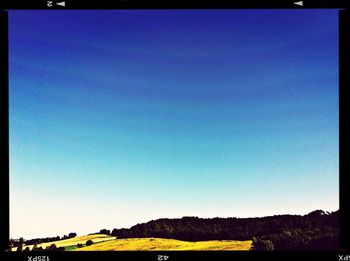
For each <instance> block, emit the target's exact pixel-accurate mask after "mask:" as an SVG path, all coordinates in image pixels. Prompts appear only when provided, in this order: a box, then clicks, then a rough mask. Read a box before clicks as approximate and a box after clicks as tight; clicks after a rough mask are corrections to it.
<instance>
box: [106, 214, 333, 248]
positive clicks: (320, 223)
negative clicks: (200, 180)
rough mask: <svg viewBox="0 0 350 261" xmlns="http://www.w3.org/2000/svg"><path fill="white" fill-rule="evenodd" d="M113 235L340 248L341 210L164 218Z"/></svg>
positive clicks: (263, 246) (275, 246)
mask: <svg viewBox="0 0 350 261" xmlns="http://www.w3.org/2000/svg"><path fill="white" fill-rule="evenodd" d="M101 231H103V230H101ZM108 232H109V231H108ZM111 235H113V236H116V237H117V238H142V237H157V238H171V239H179V240H185V241H203V240H252V239H253V245H254V249H255V250H273V249H275V250H323V249H324V250H336V249H338V248H339V212H338V211H335V212H332V213H328V212H324V211H322V210H316V211H313V212H311V213H309V214H307V215H304V216H301V215H275V216H269V217H262V218H198V217H183V218H179V219H168V218H163V219H158V220H153V221H150V222H147V223H143V224H137V225H135V226H133V227H131V228H129V229H125V228H123V229H113V231H112V233H111Z"/></svg>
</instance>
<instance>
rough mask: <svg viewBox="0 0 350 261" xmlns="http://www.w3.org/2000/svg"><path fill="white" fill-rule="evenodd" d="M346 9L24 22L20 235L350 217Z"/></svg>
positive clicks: (14, 138)
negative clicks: (341, 180) (344, 117)
mask: <svg viewBox="0 0 350 261" xmlns="http://www.w3.org/2000/svg"><path fill="white" fill-rule="evenodd" d="M337 19H338V11H336V10H255V11H253V10H221V11H220V10H217V11H215V10H196V11H195V10H192V11H191V10H187V11H180V10H177V11H176V10H173V11H170V10H162V11H160V10H158V11H151V10H138V11H136V10H133V11H132V10H119V11H117V10H115V11H112V10H104V11H103V10H100V11H10V12H9V40H10V42H9V47H10V50H9V51H10V90H9V91H10V220H11V223H10V231H11V233H10V235H11V237H14V238H16V237H19V236H24V237H27V238H31V237H37V236H56V235H60V236H62V235H63V234H67V233H69V232H73V231H74V232H77V233H78V234H84V233H91V232H95V231H98V230H100V229H102V228H108V229H113V228H115V227H117V228H121V227H129V226H132V225H135V224H136V223H140V222H146V221H149V220H151V219H156V218H164V217H168V218H172V217H182V216H200V217H216V216H219V217H229V216H235V217H248V216H265V215H273V214H284V213H290V214H306V213H308V212H310V211H312V210H315V209H324V210H327V211H333V210H336V209H338V169H339V164H338V48H337V46H338V24H337Z"/></svg>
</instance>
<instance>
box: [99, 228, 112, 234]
mask: <svg viewBox="0 0 350 261" xmlns="http://www.w3.org/2000/svg"><path fill="white" fill-rule="evenodd" d="M100 234H106V235H110V234H111V231H110V230H108V229H101V230H100Z"/></svg>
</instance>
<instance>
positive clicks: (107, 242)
mask: <svg viewBox="0 0 350 261" xmlns="http://www.w3.org/2000/svg"><path fill="white" fill-rule="evenodd" d="M87 240H92V241H93V244H92V245H91V246H86V245H85V243H86V241H87ZM51 244H55V245H56V246H57V247H65V250H66V251H123V250H129V251H130V250H131V251H133V250H134V251H149V250H150V251H152V250H216V251H221V250H223V251H225V250H250V248H251V247H252V241H251V240H247V241H236V240H209V241H199V242H188V241H181V240H176V239H165V238H126V239H116V238H115V237H111V236H108V235H104V234H94V235H87V236H79V237H75V238H69V239H63V240H58V241H53V242H48V243H42V244H38V247H40V246H41V247H43V248H44V249H45V248H46V247H47V246H50V245H51ZM77 244H82V245H83V247H81V248H77ZM27 246H28V247H29V249H32V248H33V245H24V246H23V249H24V248H26V247H27ZM12 251H16V248H13V249H12Z"/></svg>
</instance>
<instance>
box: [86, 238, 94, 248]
mask: <svg viewBox="0 0 350 261" xmlns="http://www.w3.org/2000/svg"><path fill="white" fill-rule="evenodd" d="M93 243H94V242H93V241H92V240H91V239H89V240H88V241H86V245H87V246H91V245H92V244H93Z"/></svg>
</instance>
